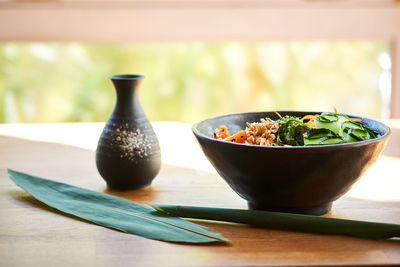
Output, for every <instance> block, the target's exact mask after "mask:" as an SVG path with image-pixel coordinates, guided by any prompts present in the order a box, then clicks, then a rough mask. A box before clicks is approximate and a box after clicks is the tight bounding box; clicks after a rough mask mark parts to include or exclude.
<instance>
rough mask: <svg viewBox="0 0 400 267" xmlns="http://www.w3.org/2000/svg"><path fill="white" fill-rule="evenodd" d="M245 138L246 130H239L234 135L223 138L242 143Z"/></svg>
mask: <svg viewBox="0 0 400 267" xmlns="http://www.w3.org/2000/svg"><path fill="white" fill-rule="evenodd" d="M246 139H247V135H246V131H245V130H241V131H239V132H237V133H235V134H234V135H231V136H229V137H227V138H225V139H224V140H225V141H230V142H235V143H244V142H245V141H246Z"/></svg>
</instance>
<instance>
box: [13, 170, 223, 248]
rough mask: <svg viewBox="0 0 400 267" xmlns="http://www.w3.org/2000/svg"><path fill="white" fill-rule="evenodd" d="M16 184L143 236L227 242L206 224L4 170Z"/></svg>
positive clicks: (54, 204)
mask: <svg viewBox="0 0 400 267" xmlns="http://www.w3.org/2000/svg"><path fill="white" fill-rule="evenodd" d="M8 175H9V177H10V178H11V180H13V181H14V182H15V184H17V185H18V186H19V187H21V188H22V189H24V190H25V191H27V192H28V193H30V194H31V195H33V196H34V197H35V198H36V199H38V200H40V201H42V202H44V203H45V204H47V205H49V206H51V207H53V208H56V209H58V210H60V211H62V212H65V213H68V214H72V215H75V216H77V217H80V218H82V219H85V220H88V221H91V222H94V223H96V224H99V225H103V226H106V227H110V228H114V229H118V230H121V231H123V232H127V233H131V234H136V235H140V236H143V237H147V238H151V239H157V240H163V241H171V242H185V243H210V242H228V240H227V239H225V238H224V237H223V236H222V235H221V234H216V233H213V232H212V231H211V230H210V229H208V228H207V227H204V226H201V225H197V224H194V223H191V222H188V221H186V220H183V219H180V218H177V217H173V216H169V215H166V214H165V213H160V212H156V211H155V210H154V209H152V208H150V207H147V206H143V205H140V204H138V203H135V202H132V201H129V200H126V199H122V198H119V197H115V196H111V195H108V194H104V193H100V192H95V191H91V190H87V189H84V188H80V187H76V186H71V185H68V184H64V183H59V182H55V181H51V180H47V179H44V178H40V177H36V176H32V175H29V174H25V173H21V172H16V171H13V170H8Z"/></svg>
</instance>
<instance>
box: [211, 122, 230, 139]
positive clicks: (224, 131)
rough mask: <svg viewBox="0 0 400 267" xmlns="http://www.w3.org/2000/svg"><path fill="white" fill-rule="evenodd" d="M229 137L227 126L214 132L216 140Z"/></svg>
mask: <svg viewBox="0 0 400 267" xmlns="http://www.w3.org/2000/svg"><path fill="white" fill-rule="evenodd" d="M228 136H229V131H228V128H226V126H225V125H223V124H222V125H220V126H219V127H218V128H217V129H215V131H214V138H215V139H225V138H227V137H228Z"/></svg>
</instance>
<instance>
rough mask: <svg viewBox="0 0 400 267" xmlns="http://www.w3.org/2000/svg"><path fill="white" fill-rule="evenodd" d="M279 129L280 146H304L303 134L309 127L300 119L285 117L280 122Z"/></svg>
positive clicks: (278, 139)
mask: <svg viewBox="0 0 400 267" xmlns="http://www.w3.org/2000/svg"><path fill="white" fill-rule="evenodd" d="M278 125H279V129H278V132H277V138H276V142H277V143H278V145H280V146H283V145H290V146H303V145H304V138H303V134H304V133H305V132H306V131H307V129H308V127H307V125H306V124H304V123H303V122H302V121H301V120H300V119H299V118H296V117H285V118H282V119H280V120H278Z"/></svg>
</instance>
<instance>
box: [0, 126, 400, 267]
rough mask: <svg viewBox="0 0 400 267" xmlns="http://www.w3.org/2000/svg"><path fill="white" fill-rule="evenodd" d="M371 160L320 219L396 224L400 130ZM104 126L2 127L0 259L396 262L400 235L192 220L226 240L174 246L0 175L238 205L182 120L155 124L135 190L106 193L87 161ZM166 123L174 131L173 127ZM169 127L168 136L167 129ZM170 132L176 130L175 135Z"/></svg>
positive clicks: (143, 196) (149, 198)
mask: <svg viewBox="0 0 400 267" xmlns="http://www.w3.org/2000/svg"><path fill="white" fill-rule="evenodd" d="M389 123H391V126H392V130H393V136H392V139H391V141H390V143H389V146H388V148H387V149H386V150H385V152H384V154H383V155H382V156H381V157H380V158H379V159H378V161H377V162H376V163H375V164H374V165H373V166H372V167H371V168H370V169H369V170H368V171H367V173H366V174H365V175H364V176H363V177H362V178H361V179H360V180H359V181H358V182H357V183H356V185H355V186H354V187H353V189H352V190H351V191H350V192H349V193H347V194H346V195H345V196H344V197H342V198H341V199H339V200H338V201H336V202H335V203H334V205H333V209H332V211H331V212H330V213H329V214H327V215H326V216H331V217H338V218H348V219H359V220H373V221H379V222H392V223H400V182H399V180H400V179H399V171H400V149H399V148H400V145H399V144H400V142H399V140H400V134H399V133H400V127H399V122H398V121H389ZM102 127H103V124H99V123H94V124H38V125H34V124H32V125H29V124H28V125H0V266H282V265H291V266H306V265H337V266H360V265H377V266H378V265H379V266H380V265H400V240H399V239H392V240H384V241H377V240H367V239H361V238H351V237H342V236H328V235H318V234H309V233H298V232H289V231H278V230H271V229H262V228H257V227H250V226H246V225H238V224H229V223H215V222H209V221H207V222H205V221H196V222H197V223H199V224H201V225H205V226H207V227H209V228H211V229H212V230H213V231H215V232H219V233H222V234H223V235H224V236H225V237H226V238H228V239H229V240H230V241H231V242H230V243H229V244H226V245H182V244H174V243H167V242H161V241H154V240H149V239H146V238H143V237H139V236H135V235H130V234H125V233H122V232H119V231H116V230H112V229H108V228H105V227H101V226H97V225H95V224H92V223H88V222H86V221H83V220H81V219H78V218H76V217H73V216H69V215H66V214H63V213H60V212H58V211H57V210H55V209H53V208H50V207H48V206H46V205H44V204H42V203H40V202H39V201H37V200H35V199H34V198H33V197H32V196H30V195H29V194H28V193H26V192H24V191H23V190H21V189H20V188H18V187H17V186H16V185H15V184H13V182H12V181H11V180H10V179H9V178H8V177H7V173H6V169H7V168H11V169H15V170H18V171H22V172H27V173H30V174H33V175H37V176H41V177H45V178H50V179H53V180H57V181H61V182H65V183H69V184H73V185H76V186H81V187H84V188H88V189H92V190H96V191H102V192H105V193H109V194H112V195H116V196H120V197H123V198H127V199H130V200H133V201H136V202H139V203H158V204H184V205H195V206H212V207H229V208H246V202H245V201H244V200H243V199H241V198H240V197H239V196H237V195H236V194H235V193H234V192H233V191H232V190H231V189H230V188H229V187H228V186H227V185H226V184H225V183H224V182H223V180H222V179H221V178H220V177H219V176H218V175H217V174H216V172H215V171H214V170H213V169H212V167H211V166H210V164H209V163H208V162H207V160H206V159H205V157H204V156H203V154H202V152H201V151H200V149H199V147H198V145H197V144H196V142H195V140H194V137H193V136H192V133H191V131H190V125H187V124H180V123H172V122H171V123H154V128H155V131H156V133H157V135H158V137H159V140H160V144H161V151H162V159H163V165H162V168H161V172H160V173H159V175H158V176H157V177H156V179H155V180H154V183H153V184H152V185H151V186H150V187H147V188H145V189H142V190H137V191H112V190H108V189H107V188H106V186H105V182H104V181H103V179H102V178H101V177H100V176H99V174H98V173H97V170H96V166H95V162H94V149H95V147H96V143H97V140H98V137H99V135H100V132H101V130H102ZM172 129H173V131H171V130H172ZM171 132H172V133H174V134H171ZM177 133H178V134H177Z"/></svg>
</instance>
